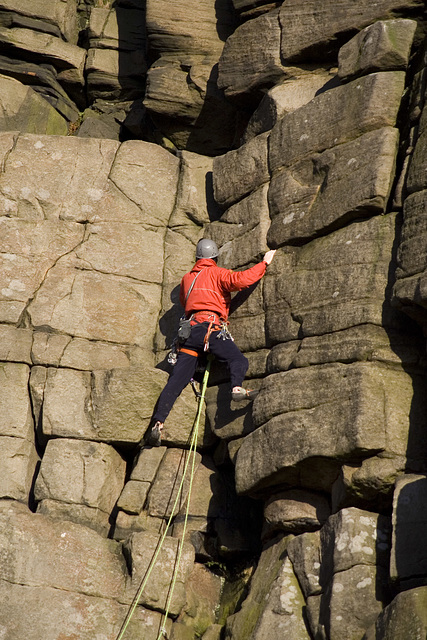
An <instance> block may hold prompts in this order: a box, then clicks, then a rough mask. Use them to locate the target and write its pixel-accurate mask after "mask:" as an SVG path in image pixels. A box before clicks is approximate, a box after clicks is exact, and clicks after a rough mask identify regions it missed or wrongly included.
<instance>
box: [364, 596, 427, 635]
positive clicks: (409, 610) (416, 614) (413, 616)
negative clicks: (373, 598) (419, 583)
mask: <svg viewBox="0 0 427 640" xmlns="http://www.w3.org/2000/svg"><path fill="white" fill-rule="evenodd" d="M426 598H427V587H418V588H417V589H410V590H409V591H403V592H402V593H398V594H397V596H396V597H395V598H394V600H392V601H391V603H390V604H389V605H388V606H387V607H385V609H384V610H383V611H382V612H381V613H380V615H379V616H378V618H377V620H376V622H375V624H374V625H372V627H371V628H370V629H369V630H368V631H367V632H366V633H365V635H364V636H363V640H375V638H390V640H399V638H417V637H421V638H422V637H423V635H425V633H426V632H427V615H426V612H427V601H426Z"/></svg>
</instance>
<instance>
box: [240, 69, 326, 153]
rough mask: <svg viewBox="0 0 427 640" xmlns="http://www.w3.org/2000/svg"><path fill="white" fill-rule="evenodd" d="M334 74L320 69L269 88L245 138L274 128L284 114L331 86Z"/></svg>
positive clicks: (246, 140) (248, 127)
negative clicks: (329, 83)
mask: <svg viewBox="0 0 427 640" xmlns="http://www.w3.org/2000/svg"><path fill="white" fill-rule="evenodd" d="M295 75H296V74H295ZM332 78H333V76H332V75H331V73H330V72H328V71H324V70H323V69H320V70H316V72H314V71H313V72H311V73H306V74H303V75H299V76H298V75H296V77H292V78H289V79H285V80H283V81H282V82H280V84H277V85H275V86H274V87H272V88H271V89H269V90H268V91H267V93H266V94H265V95H264V97H263V98H262V100H261V102H260V103H259V106H258V107H257V109H255V111H254V113H253V114H252V116H251V118H250V120H249V122H248V126H247V127H246V130H245V133H244V135H243V138H242V140H243V142H248V141H249V140H251V139H252V138H254V137H255V136H257V135H259V134H260V133H263V132H264V131H270V129H272V128H273V127H274V125H275V124H276V122H277V121H278V120H279V119H280V118H282V117H283V116H284V115H286V114H287V113H290V112H291V111H295V110H296V109H299V108H300V107H302V106H303V105H305V104H307V102H310V100H312V99H313V98H314V97H315V96H316V94H317V93H320V92H321V91H322V89H323V88H325V90H326V89H327V88H329V87H328V84H327V83H328V82H329V81H331V80H332Z"/></svg>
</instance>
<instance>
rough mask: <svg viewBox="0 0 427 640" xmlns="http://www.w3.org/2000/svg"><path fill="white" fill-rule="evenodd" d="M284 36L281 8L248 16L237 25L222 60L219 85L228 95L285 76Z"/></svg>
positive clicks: (220, 61) (246, 90)
mask: <svg viewBox="0 0 427 640" xmlns="http://www.w3.org/2000/svg"><path fill="white" fill-rule="evenodd" d="M280 38H281V30H280V24H279V11H278V10H273V11H270V12H268V13H265V14H263V15H261V16H259V17H258V18H254V19H253V20H248V22H245V23H244V24H242V25H240V26H239V27H238V28H237V29H236V31H235V32H234V33H233V34H232V35H231V36H230V37H229V38H228V40H227V41H226V43H225V45H224V50H223V52H222V55H221V58H220V60H219V75H218V86H219V87H220V88H221V89H224V91H225V94H226V95H227V96H233V95H238V94H239V93H246V92H249V91H250V90H251V89H252V90H253V89H254V88H257V87H260V86H261V87H262V86H267V87H269V86H271V85H272V84H275V83H276V82H277V80H278V79H279V78H281V77H283V76H285V74H286V71H287V69H286V68H285V67H284V65H283V63H282V59H281V55H280Z"/></svg>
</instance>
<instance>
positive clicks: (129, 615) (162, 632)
mask: <svg viewBox="0 0 427 640" xmlns="http://www.w3.org/2000/svg"><path fill="white" fill-rule="evenodd" d="M212 360H213V356H211V355H208V363H207V366H206V370H205V374H204V376H203V384H202V391H201V394H200V398H199V404H198V408H197V414H196V418H195V420H194V423H193V429H192V437H191V443H190V450H189V455H188V457H187V460H186V461H185V465H184V470H183V473H182V477H181V482H180V484H179V487H178V491H177V494H176V498H175V502H174V504H173V506H172V510H171V515H170V516H169V520H168V522H167V525H166V527H165V530H164V533H163V534H162V537H161V538H160V541H159V543H158V545H157V549H156V552H155V554H154V555H153V557H152V559H151V562H150V564H149V566H148V569H147V571H146V573H145V576H144V578H143V580H142V582H141V584H140V586H139V588H138V591H137V592H136V594H135V597H134V599H133V601H132V604H131V606H130V608H129V611H128V613H127V615H126V618H125V620H124V622H123V624H122V627H121V629H120V631H119V634H118V636H117V637H116V640H122V638H123V636H124V634H125V632H126V629H127V628H128V626H129V623H130V621H131V618H132V616H133V614H134V612H135V609H136V607H137V606H138V603H139V601H140V599H141V595H142V592H143V591H144V589H145V587H146V585H147V582H148V580H149V578H150V575H151V572H152V570H153V568H154V565H155V564H156V561H157V558H158V555H159V553H160V551H161V548H162V546H163V543H164V540H165V538H166V534H167V532H168V530H169V527H170V525H171V522H172V519H173V517H174V512H175V508H176V506H177V504H178V500H179V499H180V496H181V493H182V489H183V486H184V480H185V476H186V473H187V469H188V465H189V463H190V458H192V467H191V475H190V485H189V491H188V499H187V506H186V512H185V519H184V529H183V534H182V539H181V541H180V544H179V549H178V557H177V561H176V563H175V570H174V575H173V579H172V584H171V588H170V591H169V596H168V600H167V606H166V611H165V613H164V617H163V620H162V625H163V624H164V623H165V622H166V619H167V616H168V614H169V608H170V603H171V600H172V595H173V590H174V588H175V583H176V578H177V574H178V568H179V562H180V560H181V554H182V547H183V545H184V537H185V532H186V527H187V520H188V509H189V504H190V495H191V489H192V486H193V478H194V467H195V459H196V451H197V435H198V431H199V422H200V416H201V413H202V407H203V400H204V397H205V393H206V387H207V384H208V379H209V372H210V367H211V362H212ZM192 453H193V456H191V454H192ZM165 634H166V631H165V628H164V627H163V626H161V629H160V633H159V636H158V638H157V640H160V639H161V637H162V635H165Z"/></svg>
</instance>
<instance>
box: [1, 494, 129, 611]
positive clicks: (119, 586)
mask: <svg viewBox="0 0 427 640" xmlns="http://www.w3.org/2000/svg"><path fill="white" fill-rule="evenodd" d="M0 545H1V549H2V553H3V554H4V555H5V556H7V557H8V558H9V559H10V560H9V561H8V562H7V563H5V564H3V565H2V567H1V569H0V579H1V580H7V581H8V582H9V583H11V584H20V585H26V586H27V587H35V586H37V587H51V588H54V589H57V590H61V591H67V592H78V593H80V594H83V595H86V596H94V597H103V598H113V599H117V598H119V597H121V595H122V594H123V591H124V586H125V576H126V573H127V571H126V565H125V562H124V558H123V556H122V552H121V548H120V545H119V544H118V543H116V542H113V541H112V540H107V539H106V538H102V537H101V536H100V535H98V534H97V533H96V532H95V531H92V530H91V529H89V528H87V527H83V526H81V525H78V524H74V523H72V522H65V521H64V522H56V521H53V520H51V519H50V518H47V517H45V516H42V515H40V514H34V513H31V512H30V511H29V510H25V511H24V510H23V509H18V508H17V506H16V505H15V504H14V503H12V504H3V505H2V508H1V510H0Z"/></svg>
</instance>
